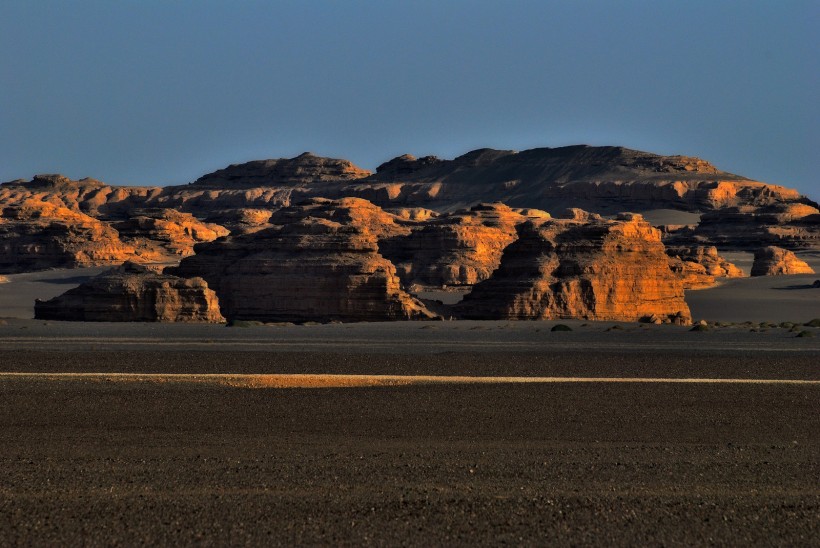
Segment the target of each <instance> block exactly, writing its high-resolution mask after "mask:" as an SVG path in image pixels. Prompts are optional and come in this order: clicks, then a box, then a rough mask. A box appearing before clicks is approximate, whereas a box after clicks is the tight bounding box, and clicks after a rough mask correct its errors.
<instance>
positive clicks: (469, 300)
mask: <svg viewBox="0 0 820 548" xmlns="http://www.w3.org/2000/svg"><path fill="white" fill-rule="evenodd" d="M575 217H578V215H577V212H576V215H575ZM683 296H684V295H683V283H682V281H681V280H680V279H679V278H678V277H677V276H675V275H674V274H673V273H672V271H671V270H670V269H669V266H668V260H667V256H666V253H665V251H664V246H663V244H662V243H661V240H660V232H659V231H658V230H657V229H654V228H652V227H651V226H650V225H649V224H648V223H647V222H645V221H644V220H643V219H642V218H641V216H640V215H632V214H626V215H623V216H622V217H620V218H619V219H618V220H615V221H608V220H603V219H601V218H599V217H595V216H591V217H588V218H587V219H586V220H577V218H574V219H555V220H549V221H544V222H540V223H539V222H527V223H524V224H522V225H520V226H519V227H518V240H517V241H515V242H514V243H512V244H510V245H509V246H508V247H507V248H506V250H505V251H504V254H503V256H502V258H501V265H500V266H499V268H498V270H496V271H495V272H494V273H493V275H492V276H491V277H490V278H489V279H488V280H486V281H484V282H482V283H479V284H478V285H476V286H475V288H474V289H473V291H472V293H470V294H469V295H468V296H467V297H466V298H465V299H464V301H462V302H461V303H459V304H458V305H456V307H455V309H456V310H457V312H458V313H459V315H461V316H462V317H465V318H486V319H521V320H524V319H533V320H535V319H558V318H583V319H588V320H619V321H637V320H640V319H642V318H647V317H650V316H655V317H658V318H666V319H667V321H674V322H676V323H689V322H691V316H690V313H689V308H688V306H687V305H686V303H685V302H684V299H683Z"/></svg>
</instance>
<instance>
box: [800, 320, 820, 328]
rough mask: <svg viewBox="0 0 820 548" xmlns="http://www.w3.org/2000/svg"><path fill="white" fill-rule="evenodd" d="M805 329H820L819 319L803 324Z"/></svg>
mask: <svg viewBox="0 0 820 548" xmlns="http://www.w3.org/2000/svg"><path fill="white" fill-rule="evenodd" d="M803 325H805V326H806V327H820V318H814V319H813V320H809V321H807V322H806V323H804V324H803Z"/></svg>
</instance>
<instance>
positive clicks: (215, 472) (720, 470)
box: [0, 271, 820, 546]
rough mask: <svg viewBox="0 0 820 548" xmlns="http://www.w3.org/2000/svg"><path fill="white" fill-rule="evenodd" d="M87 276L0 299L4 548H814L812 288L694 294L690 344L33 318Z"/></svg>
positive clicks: (657, 337)
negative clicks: (709, 323)
mask: <svg viewBox="0 0 820 548" xmlns="http://www.w3.org/2000/svg"><path fill="white" fill-rule="evenodd" d="M93 273H95V271H89V272H85V271H82V272H78V271H63V272H60V271H51V272H47V273H38V274H23V275H12V276H9V279H10V280H11V281H10V282H8V283H4V284H0V317H4V319H0V402H2V404H0V468H2V470H3V473H2V474H0V545H4V546H5V545H15V544H24V545H30V544H36V545H77V544H91V545H100V544H107V545H110V544H125V545H133V544H156V543H162V544H172V543H174V544H181V545H191V544H217V545H224V544H255V545H270V544H275V545H276V544H278V545H285V544H293V543H306V544H315V543H326V544H363V543H370V544H391V545H393V544H405V545H429V544H431V543H436V544H442V543H448V544H456V545H474V544H493V545H497V544H501V543H515V544H538V545H544V544H548V545H577V544H597V545H612V544H615V545H625V544H629V545H646V544H665V545H693V544H710V543H715V544H734V545H736V544H744V545H745V544H767V545H769V544H775V545H790V546H797V545H811V544H814V543H816V539H817V538H818V535H820V526H818V523H820V482H818V479H817V478H819V477H820V421H819V420H818V416H820V415H819V414H818V410H820V366H818V364H820V328H816V327H809V326H804V325H796V326H791V325H790V324H784V326H782V327H781V326H780V325H775V323H777V324H779V323H780V322H784V321H789V322H794V323H798V324H802V323H804V322H807V321H808V320H810V319H812V318H815V317H820V290H817V289H811V288H808V287H806V286H807V285H809V283H810V282H811V281H813V280H814V279H816V278H817V277H818V276H816V275H815V276H805V277H800V276H789V277H779V278H757V279H743V280H731V281H728V282H726V283H724V284H722V285H721V286H720V287H717V288H714V289H709V290H703V291H697V292H690V293H689V294H688V295H687V297H688V300H689V302H690V305H691V307H692V311H693V315H694V316H695V317H696V318H697V319H700V318H705V319H709V320H720V321H724V322H733V323H732V324H731V325H724V326H721V327H717V326H715V327H711V328H710V329H709V330H708V331H706V332H692V331H690V328H687V327H677V326H654V325H644V324H631V323H618V322H601V323H594V322H592V323H590V322H581V321H566V322H561V323H565V324H567V325H569V326H571V327H572V329H573V331H571V332H551V331H550V329H551V327H552V326H553V325H555V324H556V323H558V322H469V321H465V322H415V323H413V322H407V323H373V324H329V325H298V326H297V325H265V326H253V325H250V326H247V327H225V326H222V325H161V324H113V323H95V324H90V323H73V322H45V321H36V320H32V319H29V318H31V316H32V307H31V303H32V301H33V298H34V297H35V296H36V297H40V298H47V297H49V296H52V295H55V294H58V293H61V292H62V291H64V290H66V289H68V288H69V287H71V286H72V284H74V285H76V283H79V281H78V280H79V279H80V277H82V276H86V275H90V274H93ZM760 322H775V323H765V324H763V325H761V323H760ZM801 332H806V333H805V334H804V335H808V336H803V337H798V336H797V335H798V334H799V333H801ZM305 375H311V376H305ZM351 375H359V376H358V377H351ZM385 376H386V377H385ZM419 376H421V377H422V378H419ZM430 377H433V379H431V378H430ZM445 377H447V378H445ZM452 377H458V378H456V379H453V378H452ZM465 377H466V378H465ZM436 380H437V381H438V382H433V381H436ZM533 380H536V381H538V382H521V381H533ZM305 387H306V388H305Z"/></svg>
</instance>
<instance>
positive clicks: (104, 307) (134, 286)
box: [34, 262, 225, 323]
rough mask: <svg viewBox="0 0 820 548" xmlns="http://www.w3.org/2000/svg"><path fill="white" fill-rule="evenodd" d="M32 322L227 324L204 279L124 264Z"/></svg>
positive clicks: (45, 306) (40, 305) (43, 308)
mask: <svg viewBox="0 0 820 548" xmlns="http://www.w3.org/2000/svg"><path fill="white" fill-rule="evenodd" d="M34 317H35V318H37V319H43V320H64V321H85V322H210V323H220V322H223V321H225V320H224V318H223V317H222V315H221V314H220V311H219V303H218V300H217V298H216V294H215V293H214V292H213V291H212V290H211V289H209V288H208V284H207V283H206V282H205V280H203V279H202V278H190V279H183V278H178V277H176V276H170V275H165V274H160V273H157V272H155V271H153V270H151V269H149V268H146V267H144V266H140V265H137V264H135V263H130V262H127V263H125V264H123V265H122V266H120V267H117V268H114V269H112V270H109V271H107V272H104V273H103V274H100V275H99V276H96V277H94V278H92V279H91V280H89V281H87V282H85V283H84V284H82V285H80V286H79V287H76V288H74V289H70V290H69V291H67V292H65V293H63V294H62V295H60V296H58V297H54V298H53V299H51V300H48V301H39V300H38V301H36V302H35V304H34Z"/></svg>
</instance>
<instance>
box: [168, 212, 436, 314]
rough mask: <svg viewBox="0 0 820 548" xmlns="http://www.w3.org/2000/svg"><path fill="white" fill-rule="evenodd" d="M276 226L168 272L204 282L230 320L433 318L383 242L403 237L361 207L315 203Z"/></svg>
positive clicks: (205, 251) (212, 246) (281, 215)
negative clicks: (381, 250) (404, 281)
mask: <svg viewBox="0 0 820 548" xmlns="http://www.w3.org/2000/svg"><path fill="white" fill-rule="evenodd" d="M271 222H272V223H273V224H275V225H277V223H282V224H281V225H277V226H273V227H271V228H266V229H263V230H259V231H257V232H253V233H250V234H244V235H238V236H231V237H228V238H225V239H221V240H217V241H214V242H211V243H208V244H200V245H199V246H197V249H196V255H194V256H192V257H189V258H187V259H183V261H182V262H181V263H180V266H179V267H178V268H175V269H167V271H168V272H171V273H174V274H177V275H180V276H185V277H189V276H201V277H202V278H204V279H205V280H207V281H208V283H209V285H210V286H211V287H212V288H214V290H215V291H216V292H217V295H218V296H219V300H220V305H221V307H222V312H223V314H224V315H225V316H226V317H227V318H229V319H231V320H259V321H293V322H304V321H334V320H335V321H380V320H410V319H425V318H433V317H435V315H434V314H433V313H431V312H430V311H429V310H427V309H426V308H425V307H424V306H423V305H422V304H421V303H420V302H419V301H417V300H416V299H414V298H413V297H411V296H410V295H408V294H407V293H406V292H405V291H404V290H403V289H402V288H401V284H400V281H399V278H398V276H397V275H396V269H395V267H394V266H393V264H392V263H391V262H390V261H388V260H387V259H385V258H384V257H382V256H381V255H380V254H379V248H378V239H377V238H378V236H379V235H383V234H388V233H391V232H392V231H395V230H402V228H401V227H399V226H398V225H396V224H395V221H394V219H393V217H392V216H390V215H389V214H386V213H384V212H383V211H381V210H380V209H379V208H376V207H375V206H373V205H372V204H369V203H367V202H364V201H362V200H356V199H347V200H339V201H331V200H313V201H311V202H308V203H305V204H303V205H297V206H291V207H289V208H285V209H283V210H280V211H279V212H277V213H276V214H275V215H274V216H273V217H272V219H271Z"/></svg>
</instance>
